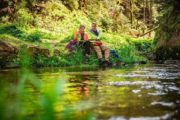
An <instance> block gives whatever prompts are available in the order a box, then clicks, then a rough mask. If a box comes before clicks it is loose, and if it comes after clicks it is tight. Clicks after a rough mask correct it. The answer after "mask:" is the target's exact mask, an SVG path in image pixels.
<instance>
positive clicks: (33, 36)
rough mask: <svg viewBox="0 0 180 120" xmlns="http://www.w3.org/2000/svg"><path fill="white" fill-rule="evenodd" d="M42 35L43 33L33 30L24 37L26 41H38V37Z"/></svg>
mask: <svg viewBox="0 0 180 120" xmlns="http://www.w3.org/2000/svg"><path fill="white" fill-rule="evenodd" d="M42 36H43V33H42V32H40V31H34V32H33V33H31V34H29V35H28V36H27V37H26V40H27V41H30V42H39V41H40V39H41V38H42Z"/></svg>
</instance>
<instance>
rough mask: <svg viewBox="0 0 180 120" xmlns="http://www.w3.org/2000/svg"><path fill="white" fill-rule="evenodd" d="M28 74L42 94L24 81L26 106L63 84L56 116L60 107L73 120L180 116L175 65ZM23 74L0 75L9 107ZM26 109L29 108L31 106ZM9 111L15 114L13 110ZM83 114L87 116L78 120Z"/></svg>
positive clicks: (179, 77)
mask: <svg viewBox="0 0 180 120" xmlns="http://www.w3.org/2000/svg"><path fill="white" fill-rule="evenodd" d="M32 71H33V72H32V73H33V75H32V76H30V78H32V79H38V80H37V81H39V82H40V83H41V84H42V88H43V90H40V91H38V90H36V87H34V85H33V84H32V83H28V82H27V81H26V82H27V85H25V88H24V89H25V90H26V91H28V93H29V94H31V99H30V101H29V102H30V103H31V100H32V101H34V100H35V101H36V99H37V96H41V95H42V94H43V92H45V91H46V93H47V91H48V90H50V91H52V89H54V87H57V89H58V87H60V88H61V87H62V86H57V85H56V84H57V81H60V84H63V85H64V89H63V90H61V89H59V91H63V94H61V95H60V96H58V98H57V101H58V102H57V103H56V104H55V105H54V111H55V113H56V115H58V114H61V110H60V109H62V105H63V106H67V109H68V110H69V112H70V113H73V112H74V113H73V115H74V116H76V117H75V118H76V119H78V118H79V119H80V118H81V119H93V120H161V119H175V120H176V119H177V120H178V119H179V118H180V65H179V64H146V65H138V64H135V65H127V66H124V67H120V68H107V69H102V68H99V67H91V66H84V67H66V68H40V69H33V70H32ZM21 73H22V71H21V70H20V69H4V70H1V71H0V84H1V86H4V87H5V88H6V94H8V96H9V97H8V98H7V101H8V102H7V104H8V105H11V104H14V103H13V100H14V99H12V96H13V94H14V92H12V91H16V89H17V88H16V86H18V84H20V83H18V82H19V80H20V77H22V74H21ZM5 81H6V82H5ZM37 81H34V82H37ZM61 81H63V82H62V83H61ZM2 84H3V85H2ZM35 84H36V85H37V84H38V83H35ZM50 94H51V93H50ZM52 94H53V92H52ZM52 97H54V96H53V95H52ZM61 98H63V100H62V99H61ZM26 99H29V98H28V97H26V98H25V100H26ZM33 99H34V100H33ZM54 99H55V98H54ZM60 101H61V102H60ZM29 102H28V103H29ZM8 105H7V108H8ZM27 106H28V105H27ZM29 106H30V107H32V108H33V105H32V104H30V105H29ZM16 107H17V106H16ZM36 107H37V106H36ZM71 108H72V109H71ZM8 109H9V108H8ZM65 109H66V107H65ZM67 109H66V110H67ZM30 111H31V112H29V113H28V112H27V114H26V115H27V116H28V117H29V116H30V117H31V116H34V114H36V111H35V110H34V109H30ZM10 113H12V114H13V111H11V112H10ZM70 113H69V114H70ZM67 115H68V114H67ZM83 115H84V116H85V117H82V116H83ZM79 116H81V117H79ZM66 117H67V116H66ZM57 119H58V117H57Z"/></svg>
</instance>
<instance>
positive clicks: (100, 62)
mask: <svg viewBox="0 0 180 120" xmlns="http://www.w3.org/2000/svg"><path fill="white" fill-rule="evenodd" d="M103 62H104V59H103V58H100V59H99V65H100V66H101V65H102V64H103Z"/></svg>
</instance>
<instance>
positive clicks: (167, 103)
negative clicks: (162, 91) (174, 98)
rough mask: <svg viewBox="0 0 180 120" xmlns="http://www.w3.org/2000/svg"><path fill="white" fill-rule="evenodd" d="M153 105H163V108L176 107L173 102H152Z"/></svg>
mask: <svg viewBox="0 0 180 120" xmlns="http://www.w3.org/2000/svg"><path fill="white" fill-rule="evenodd" d="M151 105H153V106H154V105H161V106H164V107H171V108H174V107H175V106H176V105H175V104H174V103H173V102H157V101H155V102H152V103H151Z"/></svg>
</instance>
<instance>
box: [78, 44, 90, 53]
mask: <svg viewBox="0 0 180 120" xmlns="http://www.w3.org/2000/svg"><path fill="white" fill-rule="evenodd" d="M79 46H80V47H81V48H82V49H83V54H84V55H87V54H88V55H90V49H91V46H90V42H89V41H80V42H79Z"/></svg>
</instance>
